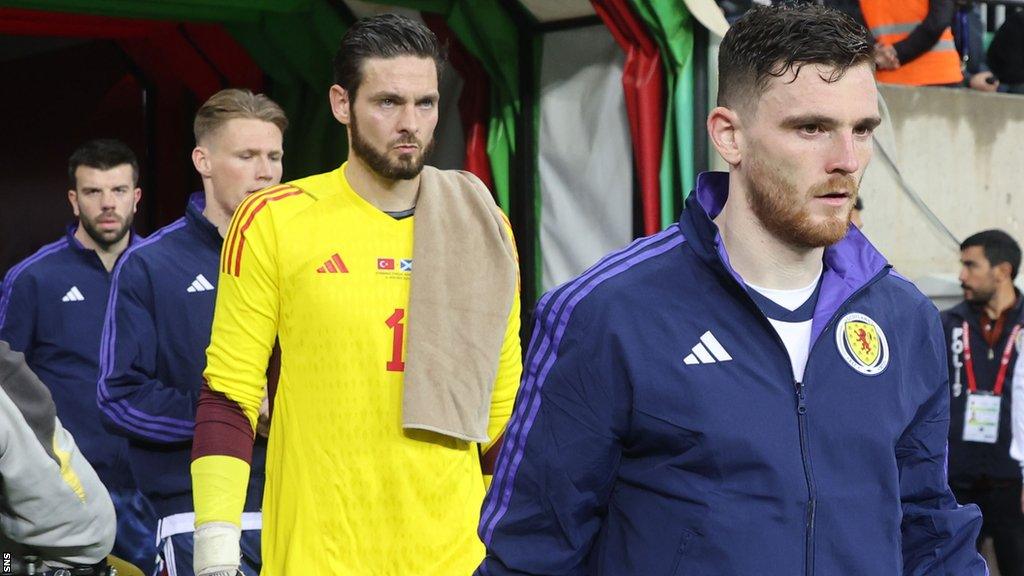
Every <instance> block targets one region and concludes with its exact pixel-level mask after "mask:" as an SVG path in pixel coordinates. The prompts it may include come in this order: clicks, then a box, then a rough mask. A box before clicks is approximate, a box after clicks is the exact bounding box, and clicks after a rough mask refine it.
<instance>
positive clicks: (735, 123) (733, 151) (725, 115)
mask: <svg viewBox="0 0 1024 576" xmlns="http://www.w3.org/2000/svg"><path fill="white" fill-rule="evenodd" d="M740 131H741V125H740V119H739V115H737V114H736V111H735V110H733V109H731V108H726V107H724V106H717V107H715V109H714V110H712V111H711V113H710V114H708V135H709V136H711V144H712V146H714V147H715V150H717V151H718V155H719V156H721V157H722V160H725V161H726V163H728V164H729V166H737V165H739V163H740V159H741V158H742V156H743V154H742V140H743V138H742V135H741V133H740Z"/></svg>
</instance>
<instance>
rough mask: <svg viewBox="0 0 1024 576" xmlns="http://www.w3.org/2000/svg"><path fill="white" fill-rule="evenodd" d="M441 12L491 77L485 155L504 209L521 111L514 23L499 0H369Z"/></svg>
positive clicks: (508, 193) (509, 190) (516, 34)
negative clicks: (489, 112)
mask: <svg viewBox="0 0 1024 576" xmlns="http://www.w3.org/2000/svg"><path fill="white" fill-rule="evenodd" d="M372 1H374V2H375V3H377V4H388V5H392V6H402V7H405V8H412V9H415V10H420V11H422V12H432V13H435V14H441V15H442V16H444V19H445V22H446V23H447V24H448V26H449V27H450V28H451V29H452V31H453V32H454V33H455V35H456V36H457V37H458V38H459V41H460V42H462V44H463V45H464V46H465V47H466V50H468V51H469V52H470V53H471V54H472V55H473V56H474V57H475V58H476V59H477V60H479V61H480V63H481V64H482V65H483V67H484V70H486V71H487V75H488V76H489V77H490V79H491V119H490V122H489V124H488V130H487V155H488V157H489V158H490V161H491V172H492V173H493V176H494V188H495V190H494V192H495V195H496V196H497V198H498V205H500V206H501V208H502V209H503V210H504V211H505V213H506V214H507V213H508V211H509V195H510V194H511V187H512V185H511V177H510V170H511V164H512V155H513V154H515V147H516V145H515V143H516V117H517V116H518V115H519V112H520V107H519V35H518V32H517V31H516V27H515V23H514V22H513V21H512V19H511V18H510V17H509V15H508V13H506V12H505V9H504V8H502V7H501V4H500V2H498V1H497V0H372Z"/></svg>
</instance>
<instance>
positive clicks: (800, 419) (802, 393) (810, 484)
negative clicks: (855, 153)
mask: <svg viewBox="0 0 1024 576" xmlns="http://www.w3.org/2000/svg"><path fill="white" fill-rule="evenodd" d="M890 268H891V267H890V266H885V267H884V268H882V270H881V271H879V272H878V273H877V274H875V275H874V276H873V277H871V279H870V280H868V281H867V282H865V283H864V284H863V285H862V286H860V287H859V288H857V290H855V291H854V292H853V293H852V294H850V295H849V296H847V298H846V299H845V300H843V302H842V304H840V305H839V307H838V308H836V311H835V312H834V313H833V314H832V317H831V318H829V319H828V322H826V323H825V328H824V329H823V330H822V331H821V334H825V333H826V332H827V331H828V328H829V327H830V326H831V325H832V322H834V321H835V319H836V318H837V317H839V313H840V312H841V311H842V309H843V306H845V305H846V303H847V302H850V301H851V300H853V299H854V298H855V297H856V296H857V295H858V294H860V293H861V292H863V291H864V290H865V289H867V287H868V286H871V285H873V284H874V283H875V282H877V281H878V280H879V279H881V278H882V277H883V276H885V275H887V274H888V273H889V270H890ZM740 291H741V292H742V293H743V295H744V296H746V298H747V300H748V302H749V304H750V305H752V306H753V307H754V309H755V310H757V312H758V315H759V316H760V317H761V319H762V320H763V322H764V323H765V324H767V325H768V328H769V330H770V332H771V334H772V335H774V336H775V341H776V342H777V343H778V344H779V346H780V347H781V348H782V351H783V352H784V353H785V358H786V361H787V363H789V350H788V349H786V343H785V342H783V341H782V338H781V337H780V336H779V333H778V332H776V331H775V327H774V326H772V325H771V322H769V321H768V319H767V318H766V317H765V316H764V314H763V313H761V309H760V308H758V307H757V304H756V303H755V302H754V301H753V299H752V298H751V297H750V295H749V294H747V291H746V289H744V288H743V287H742V286H740ZM821 334H819V335H818V338H817V339H816V340H815V341H814V342H811V347H810V350H808V352H807V364H810V362H811V357H812V356H813V355H814V348H815V347H816V346H817V344H818V342H820V341H821ZM789 366H790V368H789V375H790V378H792V380H793V388H794V391H795V393H796V419H797V426H798V429H799V431H800V459H801V461H802V462H803V466H804V479H805V480H806V481H807V518H806V521H805V523H804V526H805V530H806V533H807V536H806V539H805V547H804V565H805V570H804V573H805V574H806V576H814V519H815V513H816V512H817V509H818V488H817V486H816V485H815V483H814V472H813V469H812V468H811V453H810V440H809V436H808V433H807V394H806V390H805V386H804V382H799V381H797V379H796V374H794V373H793V367H792V364H789ZM804 374H805V375H806V374H807V366H806V365H805V366H804Z"/></svg>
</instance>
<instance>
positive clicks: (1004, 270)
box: [992, 262, 1013, 284]
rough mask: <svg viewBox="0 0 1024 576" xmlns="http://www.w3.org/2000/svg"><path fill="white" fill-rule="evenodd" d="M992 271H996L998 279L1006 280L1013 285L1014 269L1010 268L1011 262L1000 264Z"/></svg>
mask: <svg viewBox="0 0 1024 576" xmlns="http://www.w3.org/2000/svg"><path fill="white" fill-rule="evenodd" d="M992 269H993V270H995V273H996V277H997V278H999V279H1000V280H1005V281H1007V282H1009V283H1011V284H1012V283H1013V277H1012V274H1013V268H1012V267H1011V266H1010V263H1009V262H1000V263H999V264H996V265H995V266H993V267H992Z"/></svg>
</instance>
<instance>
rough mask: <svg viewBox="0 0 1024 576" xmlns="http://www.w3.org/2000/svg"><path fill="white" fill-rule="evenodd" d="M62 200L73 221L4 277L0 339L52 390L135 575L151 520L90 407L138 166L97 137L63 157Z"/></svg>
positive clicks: (129, 236)
mask: <svg viewBox="0 0 1024 576" xmlns="http://www.w3.org/2000/svg"><path fill="white" fill-rule="evenodd" d="M68 180H69V184H70V189H69V190H68V202H69V203H70V204H71V210H72V212H73V213H74V215H75V222H74V223H73V224H71V225H70V226H68V228H67V231H66V233H65V234H64V235H63V236H62V237H61V238H60V239H59V240H57V241H56V242H53V243H51V244H47V245H46V246H43V247H42V248H40V249H39V251H37V252H36V253H35V254H33V255H32V256H29V257H28V258H26V259H25V260H24V261H22V262H20V263H19V264H17V265H16V266H14V267H13V268H11V270H10V272H8V273H7V277H6V278H5V279H4V284H3V292H2V297H0V339H2V340H5V341H7V342H8V343H9V344H10V346H11V349H12V350H15V351H18V352H23V353H24V354H25V360H26V361H27V362H28V365H29V367H31V369H32V371H33V372H35V373H36V374H38V375H39V379H40V380H42V381H43V382H44V383H45V384H46V386H47V387H48V388H49V389H50V393H51V394H52V395H53V401H54V402H55V403H56V405H57V415H58V416H59V417H60V418H61V421H62V422H63V423H64V425H65V426H67V429H68V431H70V432H71V433H72V434H74V436H75V439H76V440H77V442H78V445H79V447H80V448H81V450H82V454H83V455H84V456H85V458H86V459H88V460H89V462H90V463H91V464H92V465H93V466H94V467H95V469H96V473H97V474H98V475H99V478H100V480H101V481H102V482H103V485H104V486H106V487H107V490H109V491H110V497H111V499H112V500H113V502H114V508H115V509H116V510H117V523H118V525H117V539H116V542H115V545H114V552H113V554H114V555H115V556H117V557H118V558H121V559H122V560H125V561H127V562H131V563H132V564H134V565H136V566H137V567H138V568H139V569H140V570H142V571H143V572H149V571H150V570H151V569H152V565H153V560H152V558H153V557H152V555H149V554H145V553H143V552H142V550H144V549H145V548H146V547H147V546H146V545H147V544H149V543H150V542H152V540H153V538H154V536H153V530H154V528H155V525H156V520H155V519H154V518H153V513H152V511H151V510H150V506H149V504H148V503H147V502H146V501H145V499H144V498H143V497H142V496H141V494H140V493H139V491H138V490H137V489H136V483H135V479H134V478H133V476H132V473H131V471H130V469H129V468H128V463H127V445H126V444H125V442H124V440H123V439H121V438H118V437H117V436H115V435H113V434H111V433H110V432H108V431H106V430H104V428H103V425H102V423H101V418H100V414H99V409H98V408H97V407H96V395H95V390H96V374H97V373H98V371H99V352H100V349H99V338H100V333H101V332H102V331H103V314H104V312H105V311H106V309H107V293H108V292H109V290H110V280H111V273H110V271H111V269H112V268H113V267H114V264H115V263H116V262H117V261H118V259H119V258H120V257H121V255H122V254H123V253H124V252H125V250H127V249H128V247H129V246H130V245H131V244H133V243H136V242H137V240H138V239H137V238H136V235H135V234H134V232H132V221H133V219H134V217H135V210H136V207H137V206H138V204H139V200H140V199H141V197H142V190H141V189H140V188H139V186H138V180H139V163H138V160H137V159H136V158H135V153H134V152H132V150H131V148H129V147H128V146H127V145H125V144H124V143H123V142H120V141H118V140H112V139H99V140H92V141H89V142H86V143H85V144H83V145H81V146H80V147H79V148H78V149H77V150H75V152H74V153H72V154H71V157H70V158H69V159H68Z"/></svg>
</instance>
